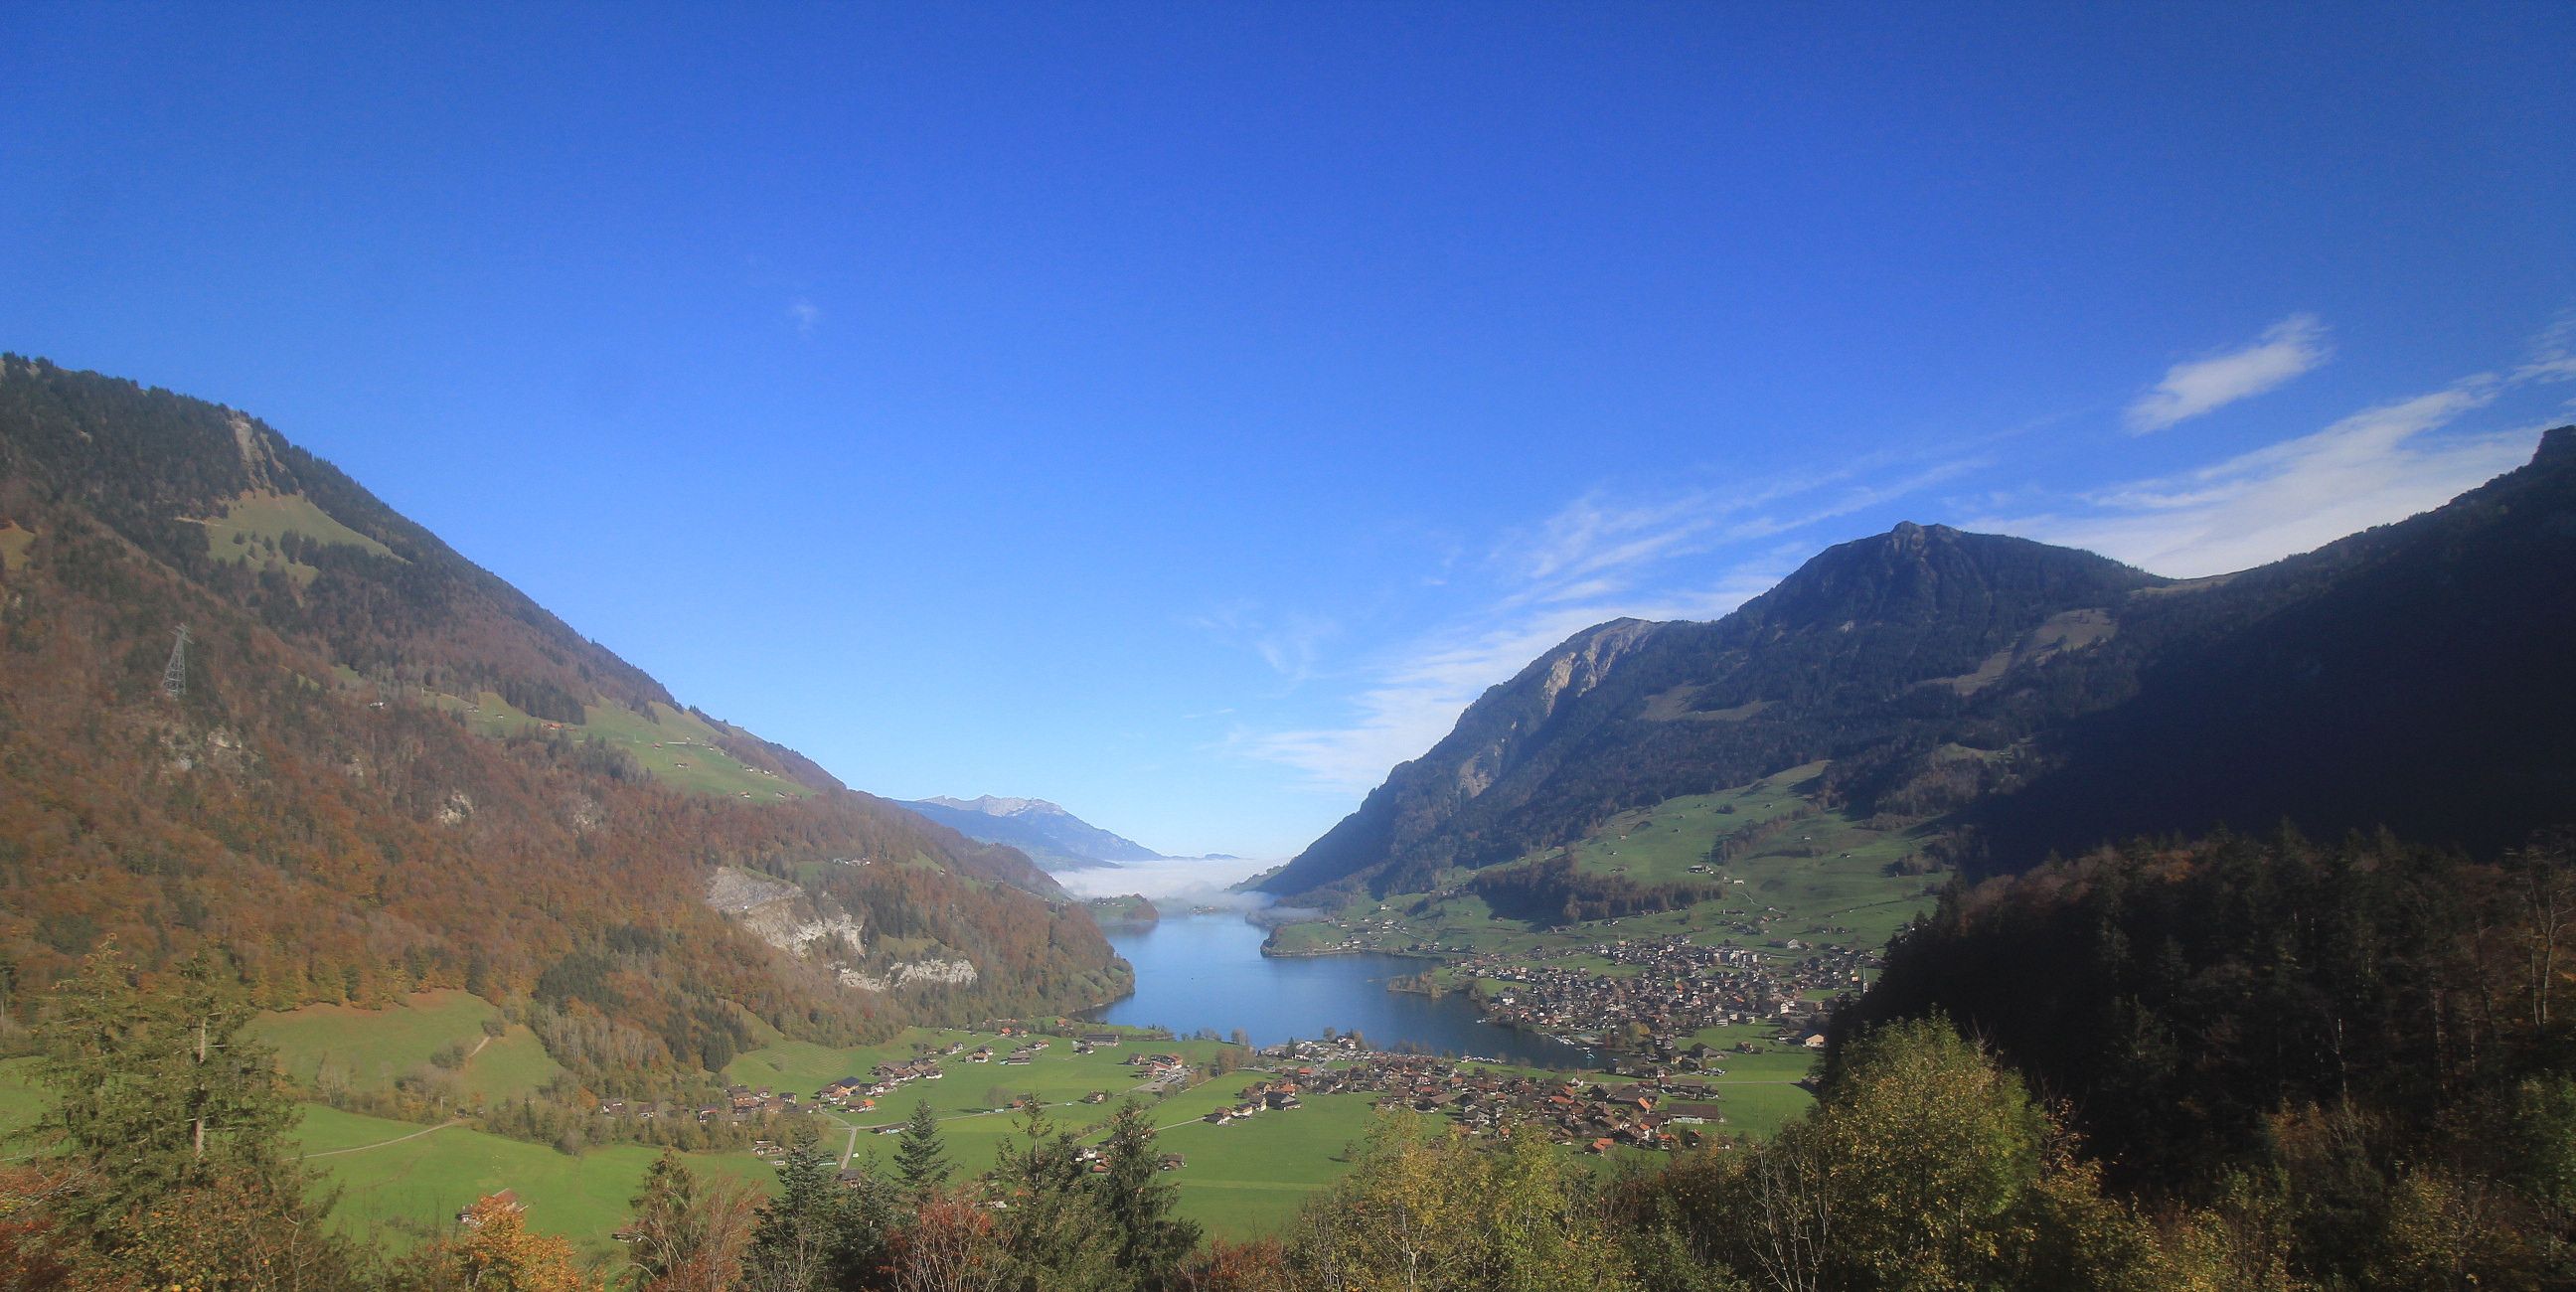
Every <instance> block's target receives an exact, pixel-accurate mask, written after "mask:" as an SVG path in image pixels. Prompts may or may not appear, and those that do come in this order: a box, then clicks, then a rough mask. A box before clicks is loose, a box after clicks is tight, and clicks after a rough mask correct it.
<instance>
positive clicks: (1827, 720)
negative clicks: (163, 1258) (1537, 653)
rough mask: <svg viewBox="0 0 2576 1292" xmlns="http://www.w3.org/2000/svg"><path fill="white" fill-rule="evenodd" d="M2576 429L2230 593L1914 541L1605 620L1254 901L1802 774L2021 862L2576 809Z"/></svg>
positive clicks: (2521, 822)
mask: <svg viewBox="0 0 2576 1292" xmlns="http://www.w3.org/2000/svg"><path fill="white" fill-rule="evenodd" d="M2571 630H2576V428H2562V429H2560V430H2556V431H2552V432H2549V434H2548V435H2547V436H2546V437H2545V438H2544V440H2543V443H2542V446H2541V449H2540V452H2539V453H2538V455H2537V456H2536V458H2535V460H2534V461H2533V463H2532V464H2531V465H2529V466H2527V467H2525V468H2523V469H2521V470H2519V471H2515V472H2512V473H2510V474H2508V475H2506V476H2504V477H2501V478H2499V479H2498V480H2496V481H2494V482H2491V483H2490V484H2488V485H2486V486H2484V487H2482V488H2480V489H2478V490H2475V491H2473V492H2471V493H2470V494H2467V495H2464V496H2463V497H2462V498H2460V499H2458V500H2456V501H2454V502H2453V503H2451V504H2449V505H2448V506H2446V507H2443V508H2441V509H2439V510H2438V511H2435V512H2432V513H2428V514H2427V515H2425V516H2421V517H2417V518H2415V519H2413V520H2410V521H2407V522H2405V523H2402V524H2398V525H2392V526H2386V527H2383V528H2381V529H2378V530H2373V531H2371V532H2369V533H2366V534H2361V535H2356V536H2354V537H2352V538H2348V539H2345V540H2343V541H2341V542H2338V543H2334V544H2330V545H2328V546H2327V547H2325V548H2323V549H2320V550H2319V551H2316V552H2313V553H2309V554H2306V555H2303V556H2299V557H2294V558H2291V559H2289V560H2285V561H2282V562H2278V563H2276V564H2273V565H2270V566H2265V567H2262V568H2260V569H2257V570H2251V571H2247V572H2244V573H2241V574H2237V575H2233V576H2228V577H2225V578H2220V579H2203V580H2196V581H2192V582H2187V583H2183V582H2175V581H2172V580H2168V579H2162V578H2158V577H2156V576H2154V575H2150V574H2146V573H2143V572H2140V571H2137V570H2133V569H2130V568H2128V567H2125V566H2121V565H2118V564H2116V563H2114V562H2111V561H2108V560H2105V559H2103V558H2101V557H2098V556H2093V555H2091V554H2089V553H2084V552H2078V551H2072V550H2068V549H2063V548H2053V547H2049V546H2046V545H2043V544H2039V543H2033V542H2028V541H2025V540H2020V539H2012V538H2003V537H1996V536H1992V535H1980V534H1967V533H1961V532H1959V531H1957V530H1953V529H1949V528H1947V527H1944V526H1937V525H1936V526H1930V527H1924V526H1917V525H1911V524H1906V525H1899V526H1897V527H1896V529H1895V530H1893V531H1891V532H1890V533H1887V534H1884V535H1880V536H1877V537H1873V538H1866V539H1861V540H1858V541H1855V542H1851V543H1845V544H1842V545H1840V546H1838V547H1834V548H1831V549H1829V550H1827V551H1826V552H1824V553H1822V554H1820V555H1818V556H1817V557H1815V558H1814V559H1813V560H1811V561H1809V562H1808V563H1807V564H1806V565H1805V566H1803V567H1801V568H1800V569H1799V570H1798V571H1797V572H1796V573H1794V574H1792V575H1791V576H1789V578H1787V579H1786V580H1783V581H1782V582H1781V584H1780V585H1779V586H1778V587H1776V588H1774V589H1772V590H1771V591H1770V592H1767V593H1765V594H1763V595H1762V596H1760V597H1757V598H1755V599H1754V600H1752V601H1751V602H1748V603H1746V604H1745V606H1744V607H1743V608H1742V609H1740V610H1738V611H1736V612H1735V613H1734V614H1731V615H1728V616H1727V617H1725V618H1723V619H1720V620H1717V621H1715V622H1712V623H1688V622H1685V623H1646V622H1641V621H1636V620H1619V621H1615V622H1612V623H1608V624H1603V625H1600V626H1599V627H1596V628H1592V629H1588V630H1586V631H1584V632H1582V633H1579V634H1577V635H1576V636H1575V637H1574V638H1572V639H1571V640H1569V641H1567V642H1566V643H1565V644H1564V645H1562V646H1559V647H1558V648H1556V649H1555V650H1554V651H1551V652H1549V653H1548V654H1547V655H1546V656H1543V657H1542V658H1540V659H1539V660H1538V661H1536V662H1534V663H1532V664H1531V665H1530V666H1529V667H1528V668H1526V669H1524V670H1523V671H1522V672H1521V673H1520V674H1519V675H1518V676H1516V677H1514V678H1513V679H1512V680H1511V681H1509V682H1507V683H1504V684H1503V685H1501V686H1498V687H1495V688H1493V689H1492V690H1490V691H1488V692H1487V693H1486V694H1485V695H1484V696H1483V697H1482V698H1481V699H1479V700H1478V701H1477V702H1476V703H1475V704H1474V705H1471V706H1470V707H1469V708H1468V710H1467V711H1466V713H1465V714H1464V715H1462V716H1461V717H1460V719H1459V721H1458V725H1457V727H1456V728H1455V729H1454V730H1453V731H1452V732H1451V733H1450V735H1449V736H1448V737H1447V738H1445V739H1443V740H1442V741H1441V742H1440V743H1439V744H1438V745H1435V746H1434V747H1433V748H1432V749H1431V750H1430V752H1428V753H1427V754H1425V755H1424V756H1423V757H1422V758H1420V759H1417V760H1415V761H1413V762H1409V763H1406V764H1403V765H1402V766H1399V767H1397V768H1396V769H1395V770H1394V772H1393V773H1391V774H1390V775H1389V777H1388V779H1387V781H1386V783H1385V784H1384V785H1382V786H1380V787H1379V788H1378V789H1377V790H1375V791H1373V792H1372V793H1371V794H1370V795H1369V796H1368V799H1367V800H1366V801H1365V802H1364V803H1363V804H1362V805H1361V807H1360V809H1359V810H1358V811H1357V812H1354V813H1353V814H1352V815H1351V816H1349V817H1348V818H1346V819H1344V820H1343V821H1342V822H1341V823H1340V824H1339V825H1337V826H1335V827H1334V828H1333V829H1332V830H1331V831H1330V832H1329V833H1327V834H1326V835H1324V837H1322V838H1321V839H1318V840H1317V841H1316V842H1315V843H1314V844H1313V845H1311V846H1309V847H1308V848H1307V849H1306V851H1305V852H1304V853H1303V854H1301V855H1300V856H1299V857H1297V858H1296V859H1295V860H1294V861H1292V862H1291V863H1290V864H1289V865H1288V866H1287V867H1285V868H1284V869H1282V870H1281V871H1280V872H1278V873H1277V874H1275V875H1273V876H1272V877H1270V878H1269V879H1268V880H1266V881H1264V883H1263V885H1262V887H1263V888H1264V889H1265V890H1266V891H1269V892H1272V893H1278V894H1282V895H1294V894H1307V893H1315V892H1318V891H1319V890H1327V889H1330V890H1334V891H1348V890H1352V889H1360V888H1365V889H1366V890H1368V891H1371V892H1375V893H1379V894H1383V893H1387V892H1398V891H1415V890H1419V889H1421V888H1424V887H1427V886H1428V885H1429V882H1430V880H1431V878H1432V876H1434V875H1435V874H1436V873H1437V872H1438V871H1440V870H1441V869H1442V868H1444V867H1455V866H1469V867H1475V866H1485V865H1491V864H1495V863H1499V862H1504V861H1509V860H1512V859H1515V858H1518V857H1521V856H1525V855H1527V854H1529V853H1531V852H1533V851H1535V850H1539V849H1544V848H1547V847H1551V846H1554V845H1557V844H1561V843H1565V842H1567V841H1569V840H1572V839H1575V838H1578V837H1580V836H1581V835H1582V833H1583V832H1584V831H1585V830H1586V829H1587V828H1589V827H1591V826H1593V825H1595V824H1597V823H1598V822H1600V821H1602V820H1604V819H1605V818H1607V817H1609V816H1610V815H1612V814H1613V813H1616V812H1618V811H1620V810H1622V809H1625V808H1631V807H1642V806H1646V805H1650V804H1654V803H1658V802H1662V801H1664V800H1667V799H1670V798H1674V797H1677V796H1680V795H1685V794H1700V793H1708V792H1711V791H1714V790H1717V789H1721V788H1726V787H1731V786H1736V785H1741V784H1745V783H1747V782H1750V781H1753V780H1755V779H1757V778H1759V777H1763V776H1767V775H1771V774H1773V773H1777V772H1780V771H1782V770H1785V769H1787V768H1791V767H1796V766H1800V765H1803V764H1806V763H1810V762H1816V761H1820V760H1829V761H1830V763H1831V766H1830V767H1829V768H1828V769H1827V770H1826V772H1825V773H1824V774H1823V777H1822V780H1821V783H1820V784H1819V785H1818V786H1817V789H1818V791H1819V793H1820V796H1821V797H1822V798H1823V799H1824V800H1826V801H1827V802H1829V803H1834V804H1839V805H1845V806H1850V807H1853V808H1856V809H1859V810H1861V811H1864V812H1872V813H1883V814H1886V815H1887V816H1889V817H1890V818H1905V819H1916V820H1923V819H1937V820H1939V822H1940V823H1941V824H1942V826H1943V827H1944V828H1945V830H1946V832H1947V834H1948V836H1949V840H1950V843H1949V847H1950V849H1951V852H1952V855H1953V856H1954V857H1956V859H1958V860H1960V861H1962V862H1963V863H1965V864H1968V865H1969V866H1971V867H1972V868H1987V869H2018V868H2021V867H2024V866H2027V865H2029V864H2031V863H2033V862H2036V861H2038V860H2039V859H2040V858H2041V857H2043V856H2044V855H2046V854H2047V853H2048V852H2049V851H2051V850H2060V851H2074V850H2078V849H2081V848H2085V847H2090V846H2092V845H2093V844H2094V843H2096V842H2099V841H2101V840H2103V839H2105V838H2109V837H2113V836H2115V835H2119V834H2125V833H2134V832H2138V831H2146V830H2168V829H2195V830H2197V829H2205V828H2208V827H2210V826H2213V825H2216V824H2218V823H2221V822H2229V821H2232V822H2235V823H2237V824H2240V825H2262V824H2267V823H2269V822H2270V821H2272V820H2274V819H2277V818H2279V817H2281V816H2284V815H2287V816H2289V817H2292V818H2294V819H2296V820H2298V821H2299V822H2301V823H2302V824H2304V825H2306V826H2309V827H2310V828H2313V829H2318V830H2327V831H2332V830H2339V829H2343V828H2348V827H2357V826H2370V825H2378V824H2387V825H2391V826H2394V827H2397V828H2399V829H2401V830H2403V831H2405V832H2407V833H2408V834H2409V835H2410V836H2413V837H2418V838H2424V839H2427V840H2448V841H2457V842H2462V843H2467V844H2471V845H2474V846H2478V847H2482V848H2492V847H2495V846H2498V845H2501V844H2503V843H2507V842H2511V841H2514V840H2517V839H2519V838H2520V837H2522V836H2523V835H2524V834H2526V833H2528V832H2529V830H2531V829H2532V828H2533V827H2534V826H2537V825H2540V824H2545V823H2547V822H2548V821H2551V820H2554V819H2557V818H2558V817H2561V816H2564V815H2566V813H2567V806H2566V805H2567V804H2569V803H2570V802H2576V750H2571V747H2570V746H2569V745H2568V743H2567V742H2566V741H2564V740H2563V739H2561V738H2558V733H2563V732H2565V731H2566V730H2567V729H2568V725H2567V724H2568V720H2569V719H2570V718H2571V717H2576V679H2571V678H2570V677H2569V675H2568V670H2567V669H2566V667H2565V666H2564V663H2563V658H2562V657H2563V655H2564V651H2565V643H2566V642H2568V641H2571V640H2576V631H2571Z"/></svg>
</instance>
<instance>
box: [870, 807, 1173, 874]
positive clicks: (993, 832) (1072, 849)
mask: <svg viewBox="0 0 2576 1292" xmlns="http://www.w3.org/2000/svg"><path fill="white" fill-rule="evenodd" d="M899 803H900V806H902V807H904V808H906V809H909V810H910V811H912V812H915V813H917V814H919V815H921V816H923V817H925V818H927V819H929V820H932V821H936V822H938V823H939V824H941V825H944V826H947V827H948V828H950V829H952V830H955V831H957V832H958V833H960V834H963V835H965V836H966V837H968V838H970V839H980V840H983V841H984V842H987V843H995V844H1003V845H1007V846H1010V847H1014V848H1017V849H1019V850H1020V851H1022V852H1024V853H1027V854H1028V855H1029V857H1030V858H1031V859H1032V860H1035V861H1036V862H1038V864H1039V865H1041V866H1043V867H1045V868H1046V869H1048V870H1055V871H1062V870H1082V869H1087V868H1090V867H1094V866H1106V865H1116V864H1118V863H1120V862H1128V861H1165V860H1169V858H1166V857H1165V856H1164V855H1163V854H1161V853H1159V852H1156V851H1154V850H1153V849H1151V848H1148V847H1146V846H1145V845H1143V844H1141V843H1138V842H1136V841H1135V840H1133V839H1129V838H1126V837H1125V836H1123V835H1118V834H1113V833H1111V832H1110V831H1107V830H1103V829H1101V828H1100V827H1098V826H1096V825H1093V824H1091V823H1090V822H1088V821H1085V820H1083V819H1082V818H1080V817H1078V816H1075V815H1074V814H1073V813H1071V812H1068V811H1066V810H1065V809H1064V808H1063V807H1061V806H1059V805H1057V804H1054V803H1050V802H1048V801H1047V800H1045V799H1035V798H1002V797H997V796H995V795H991V794H984V795H979V796H977V797H975V798H972V799H958V798H950V797H948V796H946V795H934V796H932V797H930V798H926V799H910V800H899Z"/></svg>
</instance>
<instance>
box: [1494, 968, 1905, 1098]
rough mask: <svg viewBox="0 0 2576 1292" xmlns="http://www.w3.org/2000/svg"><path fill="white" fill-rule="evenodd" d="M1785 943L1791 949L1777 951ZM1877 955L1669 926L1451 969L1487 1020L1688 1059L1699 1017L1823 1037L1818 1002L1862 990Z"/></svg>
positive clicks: (1709, 1023) (1701, 1025)
mask: <svg viewBox="0 0 2576 1292" xmlns="http://www.w3.org/2000/svg"><path fill="white" fill-rule="evenodd" d="M1783 952H1785V953H1787V954H1788V955H1792V956H1796V957H1797V958H1796V959H1795V960H1790V961H1787V962H1786V963H1783V962H1782V961H1781V959H1780V958H1779V956H1780V954H1781V953H1783ZM1568 959H1584V960H1588V961H1607V962H1609V963H1610V964H1611V965H1613V966H1616V967H1619V968H1622V969H1627V970H1629V971H1630V972H1625V973H1612V972H1604V971H1601V970H1597V969H1590V968H1580V967H1574V966H1564V965H1550V964H1546V963H1544V962H1546V961H1549V960H1568ZM1880 960H1881V956H1880V953H1879V952H1877V951H1865V950H1857V949H1851V948H1844V947H1819V946H1810V945H1808V944H1806V943H1804V942H1801V941H1797V940H1795V939H1791V940H1787V941H1784V942H1782V943H1781V944H1780V945H1779V947H1778V948H1776V949H1768V950H1766V949H1757V948H1752V947H1734V946H1717V947H1711V946H1701V945H1698V944H1696V943H1694V942H1692V941H1691V940H1690V939H1688V938H1687V937H1670V938H1658V939H1652V940H1638V941H1619V942H1606V943H1597V944H1594V945H1591V946H1575V947H1562V948H1552V949H1540V950H1533V951H1520V952H1514V953H1512V954H1510V955H1508V956H1505V955H1481V956H1476V957H1473V958H1470V959H1467V960H1462V961H1459V962H1457V963H1456V964H1455V965H1453V966H1452V970H1453V972H1454V973H1455V974H1456V975H1457V976H1458V977H1459V978H1460V979H1462V980H1468V981H1473V982H1476V983H1477V984H1478V985H1479V986H1478V992H1479V997H1480V1000H1479V1003H1480V1005H1481V1007H1482V1009H1483V1014H1484V1018H1485V1021H1487V1022H1490V1023H1500V1024H1503V1025H1504V1026H1507V1027H1518V1028H1523V1029H1526V1030H1530V1031H1536V1032H1544V1033H1547V1034H1549V1035H1554V1036H1564V1037H1570V1038H1574V1039H1579V1040H1583V1041H1586V1042H1589V1043H1595V1044H1602V1045H1609V1046H1613V1047H1617V1048H1621V1049H1626V1050H1631V1051H1634V1052H1636V1053H1639V1054H1644V1055H1652V1056H1653V1057H1655V1058H1656V1059H1657V1060H1659V1061H1661V1062H1664V1063H1668V1064H1673V1065H1676V1066H1680V1067H1684V1068H1695V1067H1698V1066H1700V1064H1701V1062H1702V1060H1701V1059H1700V1058H1699V1057H1698V1056H1696V1055H1694V1054H1692V1053H1690V1050H1691V1048H1692V1047H1691V1045H1690V1042H1689V1041H1688V1039H1687V1038H1689V1037H1690V1036H1691V1035H1692V1034H1694V1033H1696V1032H1699V1031H1700V1030H1702V1029H1705V1028H1712V1027H1742V1026H1764V1025H1768V1026H1773V1027H1779V1028H1786V1029H1790V1030H1791V1031H1792V1032H1793V1033H1794V1039H1796V1040H1798V1041H1802V1042H1807V1043H1809V1044H1811V1045H1813V1046H1816V1047H1821V1046H1822V1044H1823V1038H1822V1036H1821V1035H1820V1034H1819V1033H1818V1031H1817V1029H1816V1027H1815V1026H1814V1025H1813V1023H1812V1019H1811V1016H1814V1015H1818V1014H1820V1013H1821V1012H1822V1008H1823V1007H1822V1005H1821V1004H1820V1002H1822V1001H1826V1000H1830V999H1831V998H1832V997H1834V996H1835V995H1838V994H1840V993H1843V992H1857V991H1858V990H1860V988H1861V986H1862V984H1863V983H1864V981H1865V980H1866V978H1867V976H1868V975H1870V974H1872V973H1874V972H1875V971H1876V970H1877V968H1878V967H1879V963H1880ZM1700 1048H1705V1047H1700Z"/></svg>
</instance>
